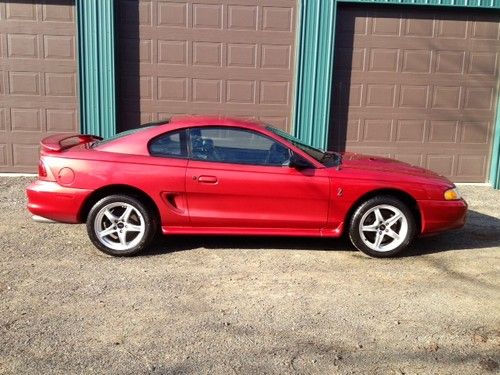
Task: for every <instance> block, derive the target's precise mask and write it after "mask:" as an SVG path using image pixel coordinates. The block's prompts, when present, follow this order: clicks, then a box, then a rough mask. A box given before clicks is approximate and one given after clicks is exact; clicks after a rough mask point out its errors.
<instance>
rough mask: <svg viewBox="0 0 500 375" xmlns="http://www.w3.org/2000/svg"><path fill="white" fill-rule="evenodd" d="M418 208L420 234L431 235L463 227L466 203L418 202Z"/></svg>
mask: <svg viewBox="0 0 500 375" xmlns="http://www.w3.org/2000/svg"><path fill="white" fill-rule="evenodd" d="M418 206H419V208H420V215H421V217H422V222H421V228H422V230H421V234H422V235H427V234H433V233H438V232H442V231H445V230H448V229H457V228H461V227H463V226H464V225H465V220H466V217H467V202H465V201H464V200H463V199H460V200H456V201H433V200H424V201H418Z"/></svg>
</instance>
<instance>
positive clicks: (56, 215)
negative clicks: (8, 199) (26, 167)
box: [26, 180, 91, 223]
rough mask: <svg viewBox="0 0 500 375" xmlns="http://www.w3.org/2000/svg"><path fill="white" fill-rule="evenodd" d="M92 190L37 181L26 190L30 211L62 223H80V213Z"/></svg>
mask: <svg viewBox="0 0 500 375" xmlns="http://www.w3.org/2000/svg"><path fill="white" fill-rule="evenodd" d="M90 193H91V190H87V189H74V188H68V187H64V186H61V185H59V184H58V183H57V182H52V181H41V180H37V181H35V182H33V183H32V184H31V185H30V186H28V188H27V189H26V194H27V196H28V210H29V211H30V212H31V213H32V214H33V215H37V216H41V217H44V218H46V219H50V220H53V221H58V222H62V223H79V222H80V221H79V217H78V215H79V212H80V209H81V207H82V205H83V202H84V201H85V199H86V198H87V197H88V196H89V194H90Z"/></svg>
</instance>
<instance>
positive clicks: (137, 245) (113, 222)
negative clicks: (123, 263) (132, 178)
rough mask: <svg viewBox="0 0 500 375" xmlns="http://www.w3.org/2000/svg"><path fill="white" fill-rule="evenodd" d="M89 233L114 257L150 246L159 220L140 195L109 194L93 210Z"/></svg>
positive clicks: (102, 249)
mask: <svg viewBox="0 0 500 375" xmlns="http://www.w3.org/2000/svg"><path fill="white" fill-rule="evenodd" d="M87 232H88V235H89V237H90V240H91V241H92V243H93V244H94V245H95V246H96V247H97V248H98V249H99V250H101V251H102V252H104V253H106V254H110V255H115V256H125V255H133V254H136V253H138V252H140V251H142V250H143V249H144V248H145V247H146V246H148V245H149V243H150V242H151V240H152V239H153V238H154V236H155V233H156V223H155V220H154V217H153V216H152V214H151V213H149V212H148V209H147V207H146V206H145V205H144V204H143V203H142V202H141V201H140V200H138V199H137V198H135V197H132V196H128V195H110V196H108V197H105V198H102V199H101V200H99V201H98V202H97V203H95V204H94V206H93V207H92V209H91V210H90V213H89V215H88V218H87Z"/></svg>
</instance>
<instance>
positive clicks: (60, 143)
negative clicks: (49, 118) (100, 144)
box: [40, 134, 102, 152]
mask: <svg viewBox="0 0 500 375" xmlns="http://www.w3.org/2000/svg"><path fill="white" fill-rule="evenodd" d="M100 140H102V138H101V137H98V136H96V135H90V134H55V135H51V136H50V137H47V138H44V139H42V140H41V141H40V145H41V146H42V150H43V151H52V152H60V151H63V150H66V149H67V148H71V147H73V146H76V145H79V144H82V143H88V142H94V141H100Z"/></svg>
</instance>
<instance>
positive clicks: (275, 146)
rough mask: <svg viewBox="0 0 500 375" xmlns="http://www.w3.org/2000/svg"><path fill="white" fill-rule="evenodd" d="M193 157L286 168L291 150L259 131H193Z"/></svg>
mask: <svg viewBox="0 0 500 375" xmlns="http://www.w3.org/2000/svg"><path fill="white" fill-rule="evenodd" d="M190 143H191V158H192V159H194V160H205V161H212V162H222V163H233V164H249V165H267V166H287V165H288V164H289V163H290V156H291V151H290V149H288V148H287V147H285V146H283V145H282V144H280V143H278V142H276V141H274V140H273V139H271V138H269V137H266V136H264V135H262V134H258V133H256V132H253V131H250V130H245V129H235V128H228V127H216V126H214V127H202V128H192V129H191V130H190Z"/></svg>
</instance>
